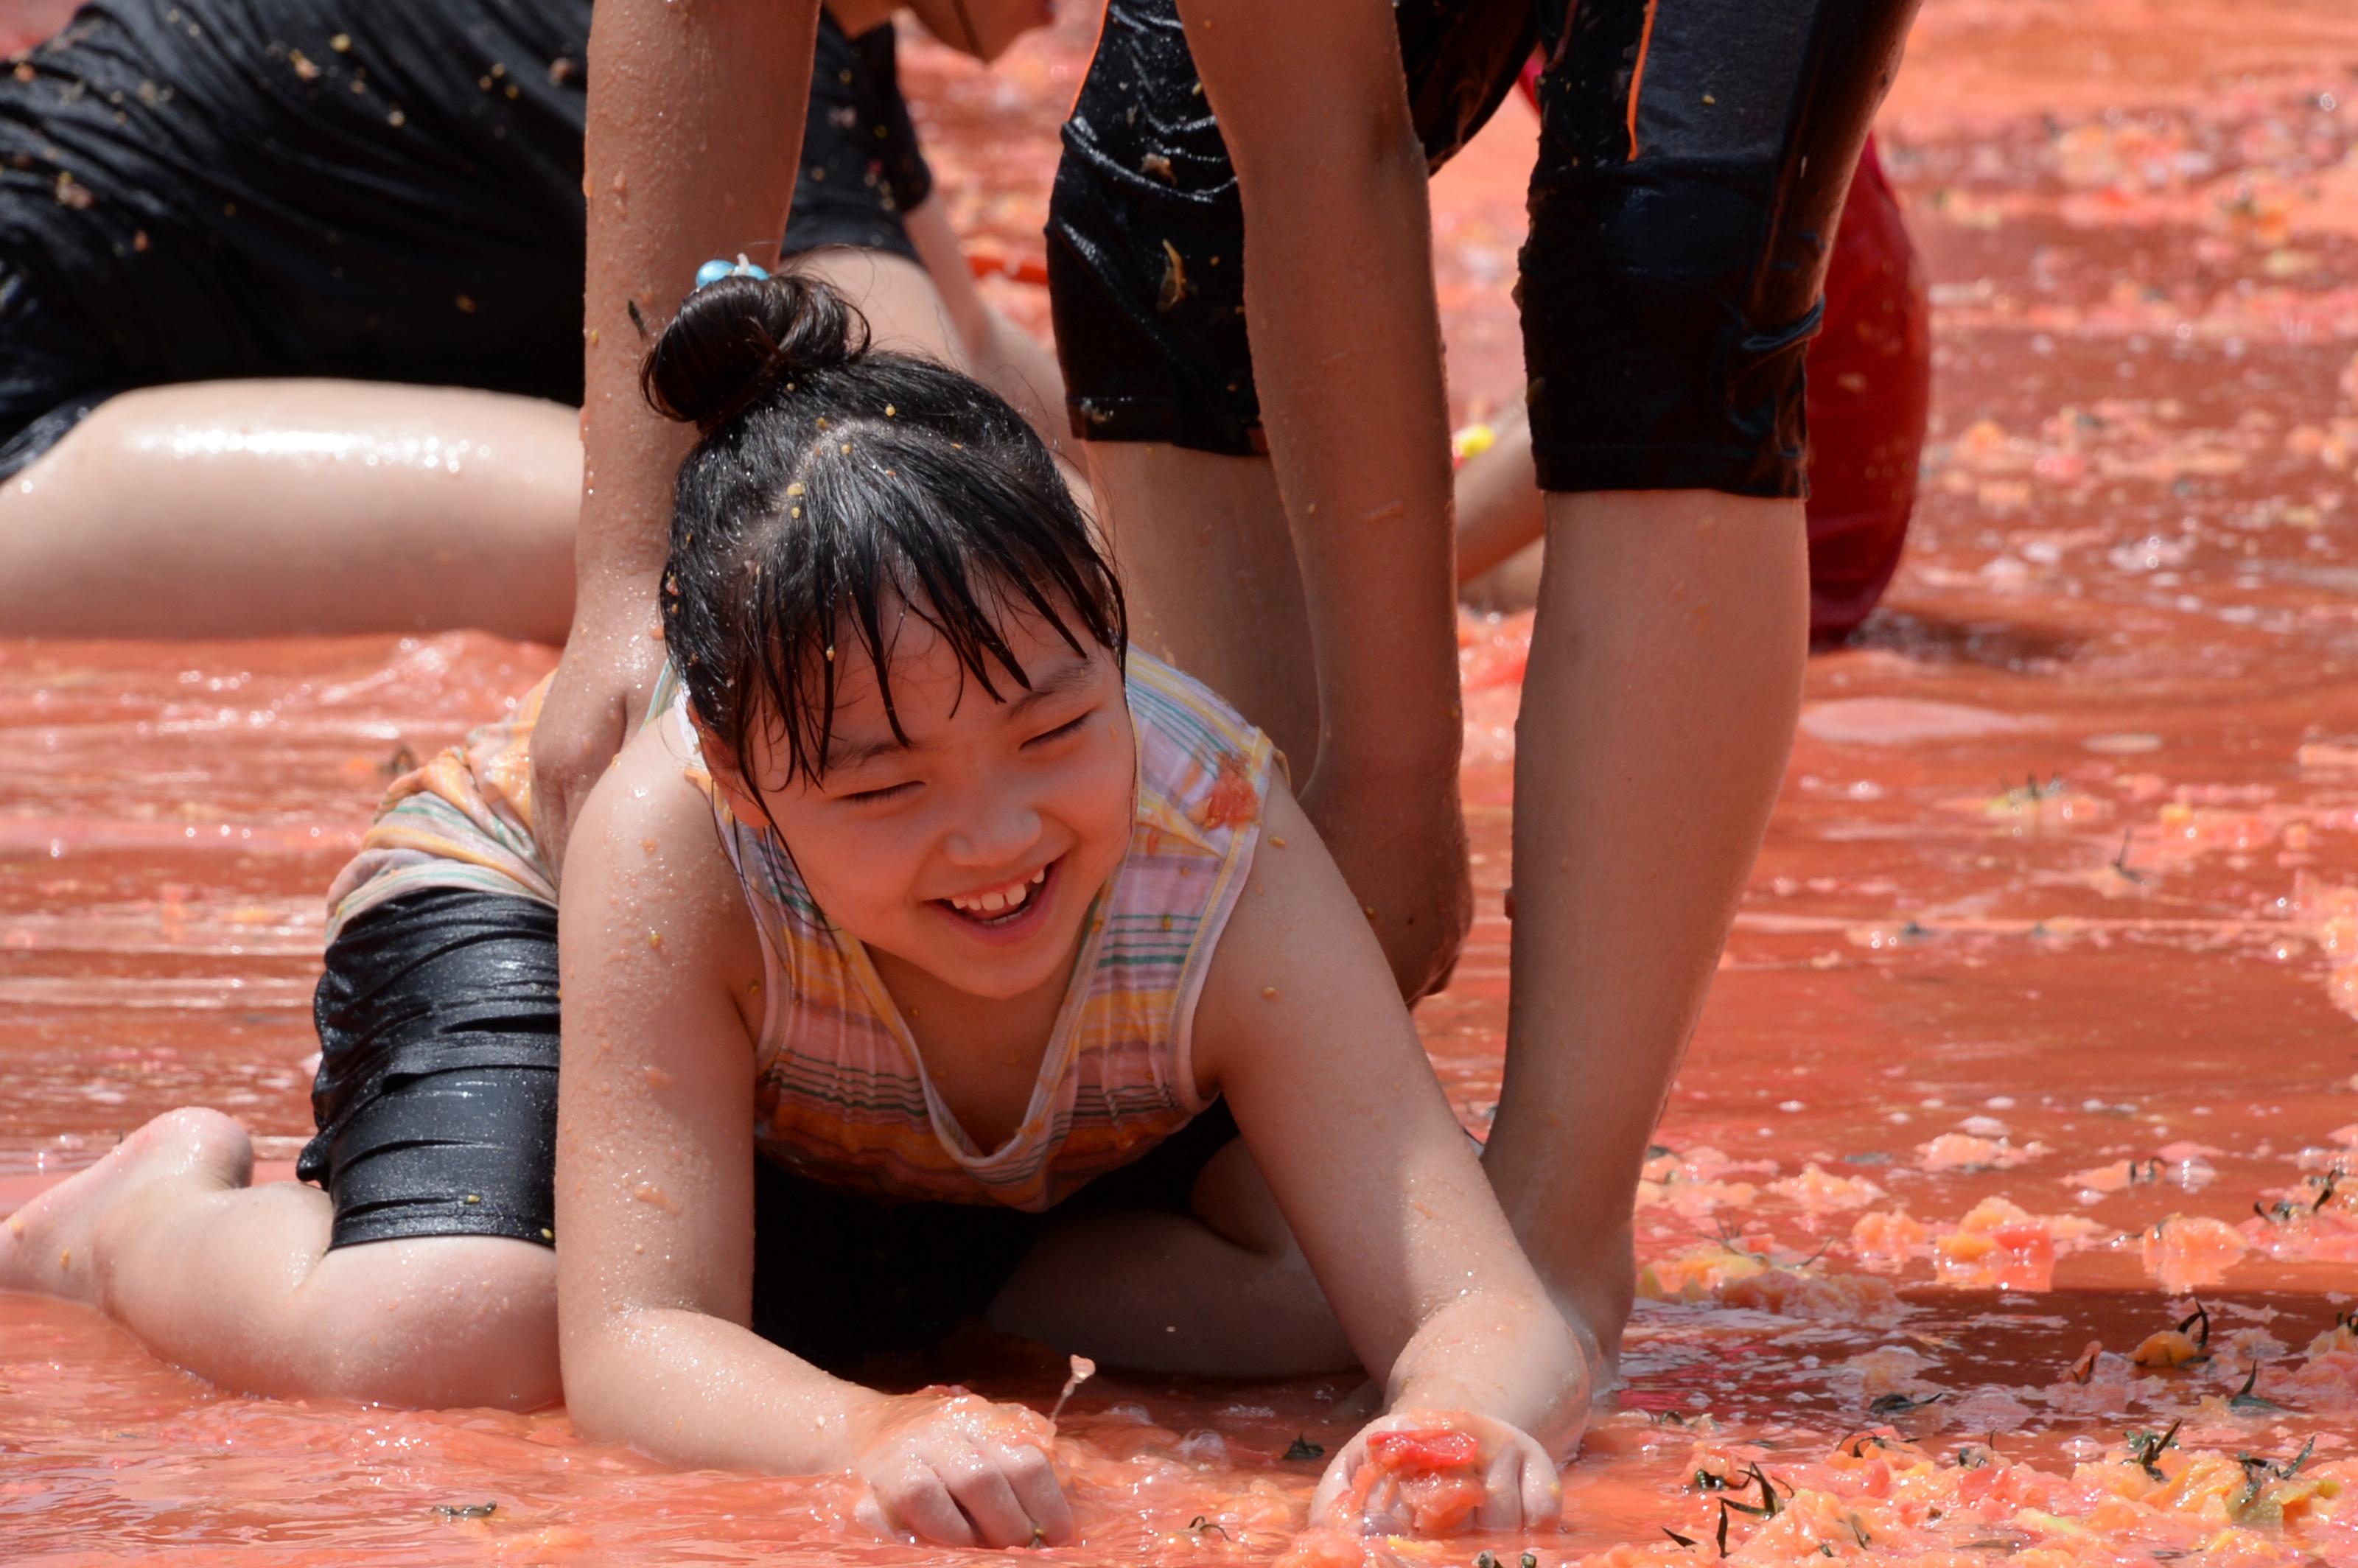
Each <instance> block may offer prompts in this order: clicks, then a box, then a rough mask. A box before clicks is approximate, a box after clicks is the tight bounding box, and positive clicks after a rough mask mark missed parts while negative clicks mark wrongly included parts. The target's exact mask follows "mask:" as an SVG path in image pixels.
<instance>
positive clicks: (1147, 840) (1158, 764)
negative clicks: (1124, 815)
mask: <svg viewBox="0 0 2358 1568" xmlns="http://www.w3.org/2000/svg"><path fill="white" fill-rule="evenodd" d="M1123 674H1124V685H1125V687H1126V688H1127V690H1128V693H1129V697H1130V723H1131V727H1132V729H1133V730H1135V732H1136V734H1137V738H1138V784H1139V787H1138V831H1139V835H1140V838H1139V840H1138V842H1137V844H1136V845H1135V846H1134V847H1133V849H1132V855H1133V858H1135V857H1136V856H1137V855H1138V854H1140V853H1145V854H1147V855H1150V856H1154V855H1159V854H1162V853H1165V852H1178V853H1182V854H1186V853H1193V854H1196V855H1208V856H1212V857H1214V858H1217V859H1221V860H1227V859H1229V858H1232V857H1234V856H1235V855H1237V854H1238V852H1239V851H1241V852H1242V853H1243V855H1244V856H1245V857H1246V858H1247V859H1249V856H1250V853H1251V847H1252V840H1253V839H1254V838H1255V837H1257V835H1258V831H1259V827H1260V818H1261V814H1262V811H1263V809H1264V808H1265V807H1266V806H1267V804H1268V801H1269V790H1270V781H1271V775H1272V770H1276V769H1282V768H1283V766H1284V758H1283V757H1282V756H1281V755H1280V754H1279V753H1278V752H1277V749H1276V748H1275V747H1274V746H1273V745H1271V742H1270V739H1269V737H1268V736H1267V735H1265V734H1263V733H1262V732H1261V731H1260V730H1259V729H1256V728H1255V727H1254V726H1253V725H1252V723H1251V722H1250V721H1249V720H1248V719H1246V718H1245V717H1244V715H1242V714H1240V713H1238V711H1237V710H1236V709H1235V708H1232V707H1230V706H1229V705H1228V702H1227V701H1226V700H1225V699H1224V698H1222V697H1220V696H1219V694H1218V693H1217V692H1215V691H1213V690H1212V688H1211V687H1207V686H1206V685H1205V684H1204V683H1203V682H1201V681H1199V680H1197V679H1195V677H1194V676H1190V675H1188V674H1186V673H1185V672H1184V671H1182V670H1178V669H1174V667H1172V666H1171V665H1167V664H1164V663H1163V661H1162V660H1161V659H1158V658H1156V657H1154V656H1153V655H1152V654H1145V653H1141V652H1139V651H1138V650H1136V649H1132V650H1130V654H1129V659H1128V663H1127V665H1126V667H1125V669H1124V672H1123Z"/></svg>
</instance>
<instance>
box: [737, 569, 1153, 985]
mask: <svg viewBox="0 0 2358 1568" xmlns="http://www.w3.org/2000/svg"><path fill="white" fill-rule="evenodd" d="M890 624H891V623H890V622H889V621H888V622H887V625H888V637H887V646H888V648H889V649H890V651H891V658H892V702H893V708H894V709H895V711H896V712H897V713H898V714H899V716H900V719H901V729H902V730H903V733H904V734H905V735H906V736H907V738H908V739H907V742H906V743H905V744H903V742H902V741H900V740H898V739H896V738H895V737H894V735H893V733H892V725H891V724H890V723H889V722H887V720H886V719H885V714H884V705H883V701H882V696H881V694H880V693H879V691H878V688H877V682H876V671H875V668H874V666H873V665H871V663H870V661H869V658H868V654H867V652H866V650H864V649H863V648H861V647H860V643H859V640H858V639H857V638H856V637H853V636H850V635H849V634H848V632H847V634H845V635H844V636H842V637H841V638H840V640H839V641H838V644H837V649H836V655H835V664H836V670H837V676H836V679H837V683H838V684H837V697H836V708H835V722H834V729H833V731H832V732H831V734H830V735H829V737H828V741H827V773H826V775H825V776H824V777H823V778H821V779H820V780H818V781H817V783H812V782H810V781H808V780H799V779H798V780H796V781H795V782H794V783H792V784H784V785H782V786H773V785H764V786H763V787H762V790H761V804H762V805H763V806H766V807H767V808H768V813H769V819H770V820H772V821H773V822H775V823H776V825H777V827H778V829H779V831H780V832H781V833H782V834H783V835H784V839H785V843H786V846H787V849H789V850H790V851H791V852H792V854H793V856H794V862H795V869H796V870H797V871H800V872H801V873H802V877H803V881H804V883H805V885H806V886H807V887H808V888H809V890H810V893H811V896H812V898H813V899H814V900H816V901H817V904H818V906H819V908H820V909H822V910H824V911H825V912H826V914H827V918H828V919H829V920H831V921H833V922H834V923H835V924H836V925H839V926H841V927H842V928H843V929H844V930H846V931H848V932H849V933H850V934H851V935H854V936H856V937H858V938H859V939H860V942H861V943H862V944H863V945H864V946H868V947H870V948H871V949H875V950H879V951H882V952H885V953H889V954H891V955H892V956H894V957H898V958H900V959H902V960H903V961H904V962H906V963H908V964H910V965H912V966H914V967H915V968H919V969H922V970H924V971H925V972H926V973H927V974H929V975H931V976H933V977H934V978H935V979H938V980H940V981H942V982H943V983H945V984H946V985H949V986H952V987H954V988H956V989H958V990H961V991H964V992H966V993H968V995H972V996H977V997H986V998H991V999H994V1000H1003V999H1007V998H1011V997H1016V996H1022V995H1023V994H1025V993H1027V992H1030V991H1033V990H1034V989H1037V988H1039V987H1042V986H1044V985H1050V984H1056V985H1061V984H1062V983H1063V981H1064V978H1065V973H1066V967H1067V965H1068V963H1069V961H1070V959H1071V957H1072V955H1073V952H1074V950H1075V948H1076V946H1078V944H1079V941H1080V938H1081V923H1082V921H1083V920H1084V919H1085V918H1086V917H1087V914H1088V908H1089V903H1090V901H1091V900H1092V899H1094V898H1095V897H1096V896H1097V893H1098V889H1100V888H1102V887H1103V886H1104V885H1105V884H1106V882H1107V881H1108V880H1109V878H1111V877H1112V875H1113V873H1114V871H1115V869H1116V868H1117V867H1119V866H1120V864H1121V860H1122V857H1123V856H1124V855H1125V854H1126V853H1128V851H1129V848H1130V823H1131V818H1132V815H1133V805H1132V791H1133V789H1134V787H1135V783H1136V777H1135V775H1136V772H1137V748H1136V742H1135V741H1134V740H1133V738H1132V735H1131V731H1130V708H1129V705H1128V702H1127V701H1126V699H1125V697H1124V696H1123V691H1122V678H1121V669H1120V665H1119V663H1118V662H1117V661H1116V660H1115V658H1114V656H1113V655H1112V654H1110V653H1109V652H1107V651H1106V650H1105V649H1102V648H1098V647H1096V646H1095V645H1093V644H1090V645H1088V653H1087V654H1086V655H1083V654H1076V653H1074V652H1073V650H1072V648H1071V647H1070V646H1069V645H1068V644H1067V643H1065V640H1064V639H1063V638H1062V637H1060V636H1058V635H1057V634H1056V632H1055V628H1054V627H1052V626H1049V625H1047V624H1046V623H1045V622H1042V621H1040V620H1039V619H1038V618H1037V617H1036V616H1033V615H1031V614H1029V613H1022V612H1011V613H1010V614H1009V615H1008V616H1007V617H1006V619H1005V621H1004V622H1003V623H1002V625H1001V634H1002V635H1003V636H1004V637H1005V639H1006V641H1007V644H1008V647H1009V649H1010V650H1011V652H1012V653H1013V654H1014V655H1015V658H1016V662H1017V663H1018V664H1020V665H1022V667H1023V670H1024V673H1025V674H1026V675H1027V676H1029V677H1030V679H1031V682H1032V687H1031V689H1030V690H1029V691H1026V690H1024V689H1023V688H1022V687H1018V686H1016V685H1014V684H1013V682H1012V680H1011V678H1010V677H1007V676H1004V675H1003V674H1001V673H999V672H996V671H994V677H995V678H994V680H993V682H992V684H993V685H995V686H997V687H999V689H1000V691H1001V694H1002V696H1003V697H1005V698H1006V700H1004V701H999V700H994V699H993V698H992V697H991V696H990V693H988V692H986V691H985V690H983V689H982V686H981V683H980V682H979V681H977V680H976V679H975V678H974V676H972V675H971V674H969V673H968V671H967V670H966V669H964V668H963V667H962V666H961V665H959V664H958V661H957V655H956V654H955V653H954V652H953V651H952V650H951V648H950V646H949V644H948V643H946V642H945V641H944V640H943V639H942V637H941V636H940V635H939V634H938V633H936V632H935V630H934V629H933V628H932V627H931V626H928V625H927V624H925V622H923V621H921V620H919V619H918V618H917V617H916V616H914V615H906V614H904V615H903V617H902V618H901V621H900V625H899V629H898V632H897V634H891V633H889V629H890ZM895 637H897V640H895ZM1084 642H1085V643H1086V638H1085V639H1084ZM753 741H754V744H755V745H756V746H757V747H758V748H759V750H758V751H756V752H754V753H753V754H752V755H749V756H748V757H747V758H745V759H744V760H745V762H747V763H748V764H749V768H748V773H749V775H750V777H752V778H754V779H764V780H776V779H782V778H784V776H785V774H786V769H785V767H784V755H783V752H784V748H783V747H782V746H774V747H773V745H772V744H771V742H770V741H769V739H768V738H767V737H765V736H762V735H760V734H759V733H758V731H757V733H756V735H755V737H754V738H753ZM726 772H727V770H717V771H716V773H715V775H714V778H715V783H716V784H718V785H719V787H720V788H721V790H722V791H723V795H724V798H726V799H727V800H728V801H729V804H730V809H731V810H732V811H734V812H736V814H737V815H738V816H739V818H740V819H741V820H743V821H749V822H759V821H762V820H763V816H762V814H761V812H760V811H759V810H758V809H755V806H754V803H753V802H752V801H749V800H745V799H744V798H743V795H742V792H743V790H744V789H745V787H746V785H745V784H744V783H743V782H741V781H740V780H736V779H731V778H727V777H724V776H723V774H724V773H726Z"/></svg>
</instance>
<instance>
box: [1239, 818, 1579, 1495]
mask: <svg viewBox="0 0 2358 1568" xmlns="http://www.w3.org/2000/svg"><path fill="white" fill-rule="evenodd" d="M1195 1042H1196V1044H1195V1072H1196V1076H1197V1079H1198V1081H1199V1083H1202V1084H1203V1085H1204V1087H1207V1088H1209V1087H1217V1088H1218V1089H1219V1090H1220V1091H1221V1092H1222V1093H1223V1094H1224V1095H1225V1096H1226V1097H1227V1098H1228V1104H1229V1107H1230V1108H1231V1109H1232V1110H1233V1111H1234V1113H1235V1115H1236V1119H1237V1124H1238V1127H1239V1128H1240V1129H1241V1130H1243V1133H1244V1137H1245V1141H1246V1143H1247V1145H1248V1146H1249V1148H1250V1150H1251V1152H1252V1155H1253V1160H1254V1162H1255V1163H1256V1164H1258V1165H1259V1166H1260V1171H1261V1174H1262V1175H1263V1176H1264V1177H1265V1178H1266V1179H1267V1180H1268V1183H1269V1185H1270V1188H1271V1192H1273V1193H1274V1194H1275V1195H1276V1197H1277V1201H1278V1205H1279V1206H1280V1208H1282V1210H1283V1211H1284V1214H1285V1217H1286V1221H1287V1223H1288V1224H1289V1225H1290V1226H1291V1227H1293V1233H1294V1236H1295V1238H1296V1239H1298V1240H1299V1241H1300V1243H1301V1245H1302V1249H1303V1254H1304V1255H1305V1256H1306V1257H1307V1258H1308V1259H1309V1260H1310V1265H1311V1267H1312V1269H1313V1270H1314V1271H1316V1273H1317V1276H1318V1281H1319V1283H1320V1285H1321V1286H1322V1287H1324V1289H1325V1293H1326V1297H1327V1300H1328V1301H1329V1302H1330V1303H1332V1304H1333V1306H1334V1309H1335V1313H1336V1317H1337V1318H1339V1319H1340V1320H1341V1322H1342V1325H1343V1329H1344V1332H1345V1333H1346V1334H1347V1335H1348V1336H1349V1337H1350V1341H1351V1345H1352V1347H1353V1348H1354V1349H1355V1350H1356V1351H1357V1353H1358V1355H1359V1357H1360V1358H1361V1360H1362V1362H1363V1363H1364V1365H1366V1366H1367V1368H1368V1369H1369V1371H1371V1372H1373V1373H1375V1374H1376V1375H1378V1376H1379V1377H1382V1378H1383V1379H1385V1387H1386V1394H1387V1402H1388V1406H1389V1409H1390V1411H1392V1412H1395V1413H1398V1412H1408V1411H1423V1412H1432V1413H1434V1414H1448V1413H1451V1412H1459V1411H1463V1412H1466V1413H1469V1414H1471V1415H1473V1416H1476V1417H1480V1418H1487V1419H1488V1420H1490V1421H1495V1422H1504V1423H1506V1425H1507V1426H1509V1427H1511V1428H1514V1429H1517V1430H1518V1431H1519V1432H1520V1433H1528V1434H1529V1435H1530V1437H1531V1438H1532V1439H1535V1440H1536V1441H1537V1443H1538V1444H1541V1446H1542V1447H1543V1448H1544V1449H1545V1450H1546V1452H1547V1454H1549V1455H1550V1456H1551V1457H1552V1458H1556V1459H1561V1458H1563V1456H1564V1455H1565V1454H1568V1453H1569V1452H1570V1451H1571V1449H1572V1447H1573V1445H1574V1444H1575V1443H1576V1442H1577V1441H1578V1438H1579V1435H1580V1431H1581V1427H1582V1424H1583V1422H1584V1421H1585V1417H1586V1413H1587V1403H1588V1395H1589V1369H1588V1362H1587V1358H1586V1357H1585V1355H1584V1354H1583V1351H1582V1348H1581V1346H1580V1345H1579V1343H1578V1341H1577V1340H1576V1339H1575V1338H1574V1335H1573V1332H1572V1330H1571V1329H1570V1327H1569V1326H1568V1325H1566V1323H1565V1321H1564V1320H1563V1317H1562V1315H1561V1314H1558V1313H1557V1312H1556V1310H1555V1308H1554V1306H1553V1305H1552V1303H1551V1302H1550V1301H1549V1299H1548V1296H1547V1293H1546V1292H1545V1291H1544V1289H1543V1288H1542V1287H1541V1284H1540V1281H1539V1279H1538V1276H1537V1275H1535V1274H1534V1273H1533V1272H1532V1271H1531V1265H1530V1263H1529V1262H1528V1261H1526V1260H1525V1259H1524V1257H1523V1253H1522V1250H1521V1249H1520V1248H1519V1247H1518V1246H1517V1245H1516V1242H1515V1238H1514V1235H1513V1233H1512V1232H1511V1231H1510V1230H1509V1228H1508V1226H1507V1220H1506V1217H1505V1215H1503V1214H1502V1213H1501V1212H1500V1211H1499V1208H1498V1200H1497V1199H1496V1198H1495V1197H1494V1196H1492V1195H1491V1192H1490V1187H1489V1184H1488V1183H1487V1181H1486V1180H1485V1179H1484V1176H1483V1173H1482V1168H1481V1164H1480V1162H1479V1160H1478V1159H1477V1158H1476V1151H1475V1147H1474V1144H1473V1141H1471V1140H1470V1139H1468V1138H1467V1137H1466V1133H1465V1130H1463V1129H1462V1128H1460V1127H1459V1125H1458V1123H1457V1119H1456V1118H1455V1116H1454V1115H1453V1114H1452V1113H1451V1111H1450V1108H1449V1105H1448V1102H1447V1101H1446V1100H1445V1099H1444V1098H1443V1096H1442V1092H1441V1086H1440V1084H1439V1083H1438V1081H1437V1080H1436V1079H1435V1078H1434V1077H1433V1068H1432V1065H1431V1064H1430V1063H1429V1062H1428V1061H1427V1060H1426V1058H1425V1055H1424V1051H1423V1047H1422V1044H1419V1042H1418V1040H1417V1037H1416V1031H1415V1029H1414V1027H1413V1026H1412V1024H1411V1023H1410V1022H1409V1016H1408V1010H1407V1009H1406V1008H1405V1007H1404V1006H1403V1005H1401V1000H1400V993H1399V992H1398V990H1396V989H1394V988H1393V986H1392V985H1391V983H1390V971H1389V969H1388V968H1387V967H1386V965H1385V962H1384V957H1383V953H1382V950H1381V949H1380V948H1379V946H1378V945H1377V943H1376V940H1375V938H1374V936H1373V935H1371V934H1370V933H1369V932H1368V923H1367V919H1366V916H1365V915H1363V914H1361V913H1360V912H1359V909H1358V906H1357V903H1356V901H1354V900H1353V898H1352V896H1351V892H1350V890H1349V889H1348V888H1347V886H1345V884H1344V881H1343V879H1342V876H1341V873H1340V872H1338V871H1336V869H1335V864H1334V862H1333V860H1331V859H1329V858H1328V856H1327V854H1326V851H1325V849H1324V848H1322V847H1321V846H1320V844H1319V842H1318V839H1317V838H1316V836H1315V835H1314V833H1313V831H1312V830H1311V827H1310V824H1309V822H1308V820H1307V819H1306V818H1305V817H1304V816H1303V812H1302V809H1301V807H1300V806H1297V805H1296V804H1295V803H1294V801H1293V797H1292V795H1290V794H1288V793H1287V791H1286V790H1285V788H1284V786H1283V785H1282V784H1277V785H1275V786H1274V787H1273V788H1272V790H1271V798H1270V802H1269V808H1268V812H1267V816H1266V817H1265V820H1264V823H1263V834H1262V838H1261V844H1260V849H1259V851H1258V853H1257V855H1256V857H1255V860H1254V863H1253V870H1252V874H1251V878H1250V880H1249V881H1248V883H1247V884H1246V888H1245V892H1244V894H1243V896H1242V898H1241V900H1240V902H1239V903H1238V907H1237V911H1236V914H1234V916H1233V917H1232V918H1231V919H1230V921H1229V925H1228V930H1227V932H1226V933H1225V934H1224V935H1223V936H1222V938H1221V942H1220V947H1219V951H1218V953H1217V955H1216V956H1215V957H1214V958H1213V961H1212V968H1211V971H1210V974H1209V976H1208V977H1207V979H1206V986H1205V990H1204V996H1203V1000H1202V1001H1201V1003H1200V1004H1199V1006H1198V1009H1197V1013H1196V1019H1195ZM1552 1481H1553V1476H1552V1472H1551V1473H1550V1474H1549V1475H1548V1476H1547V1477H1546V1483H1545V1484H1548V1485H1552Z"/></svg>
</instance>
